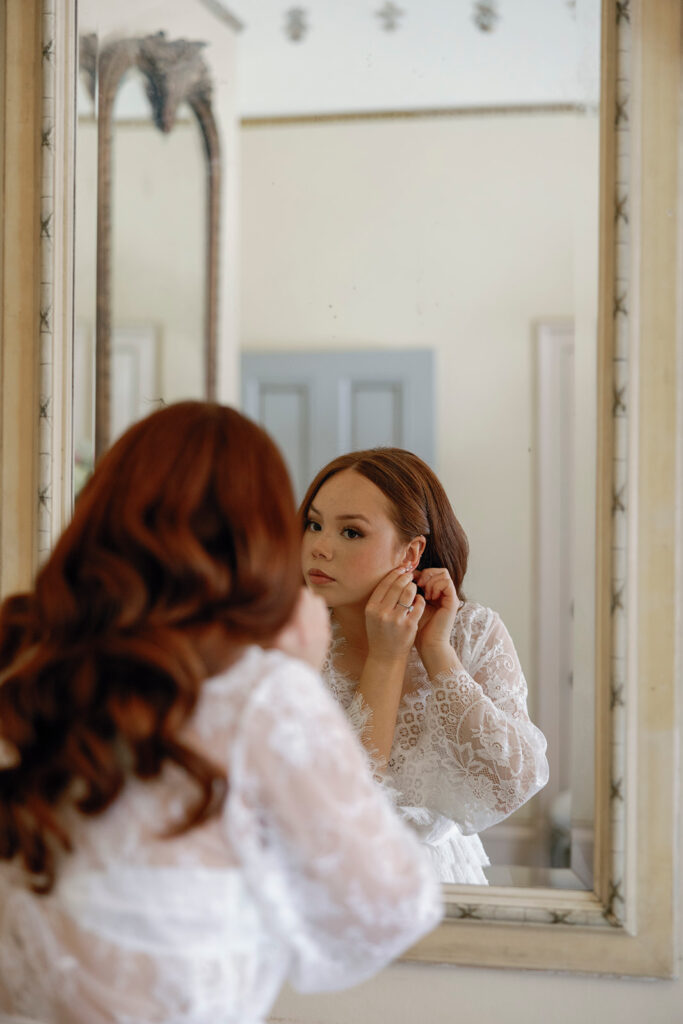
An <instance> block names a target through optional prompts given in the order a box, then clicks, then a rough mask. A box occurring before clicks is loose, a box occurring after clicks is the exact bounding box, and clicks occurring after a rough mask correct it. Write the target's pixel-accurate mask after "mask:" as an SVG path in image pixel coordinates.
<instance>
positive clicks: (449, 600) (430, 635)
mask: <svg viewBox="0 0 683 1024" xmlns="http://www.w3.org/2000/svg"><path fill="white" fill-rule="evenodd" d="M413 579H414V581H415V583H417V585H418V587H420V588H421V590H422V591H423V592H424V597H425V601H426V602H427V604H426V607H425V610H424V612H423V613H422V617H421V619H420V622H419V625H418V629H417V636H416V637H415V646H416V647H417V651H418V654H419V655H420V657H423V653H424V652H425V651H426V650H429V651H437V650H438V649H440V648H446V647H447V648H449V650H450V646H451V632H452V630H453V623H454V622H455V615H456V612H457V611H458V608H459V607H460V598H459V597H458V595H457V593H456V591H455V585H454V583H453V580H452V579H451V577H450V575H449V573H448V570H447V569H436V568H434V569H422V570H419V571H418V572H416V573H414V574H413ZM423 660H424V658H423Z"/></svg>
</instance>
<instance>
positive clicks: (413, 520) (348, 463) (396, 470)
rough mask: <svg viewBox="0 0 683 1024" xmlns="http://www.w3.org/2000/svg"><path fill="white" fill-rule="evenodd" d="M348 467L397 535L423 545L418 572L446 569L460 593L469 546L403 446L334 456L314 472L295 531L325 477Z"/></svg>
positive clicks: (432, 481)
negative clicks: (377, 495)
mask: <svg viewBox="0 0 683 1024" xmlns="http://www.w3.org/2000/svg"><path fill="white" fill-rule="evenodd" d="M345 469H352V470H353V471H354V472H355V473H360V475H361V476H364V477H365V478H366V479H367V480H370V481H371V482H372V483H373V484H375V486H377V487H379V489H380V491H382V493H383V494H384V495H385V497H387V498H388V499H389V503H390V506H391V513H392V519H393V523H394V526H395V527H396V529H397V531H398V533H399V536H401V537H402V538H403V540H405V541H410V540H412V539H413V537H419V536H420V534H422V536H424V538H425V540H426V546H425V549H424V551H423V553H422V557H421V559H420V563H419V568H420V569H428V568H432V567H434V566H438V567H443V568H445V569H448V572H449V574H450V576H451V579H452V580H453V583H454V584H455V589H456V593H457V595H458V597H459V598H460V599H461V600H464V599H465V595H464V592H463V589H462V584H463V580H464V578H465V573H466V572H467V559H468V556H469V542H468V540H467V534H466V533H465V531H464V529H463V528H462V526H461V524H460V522H459V520H458V519H457V517H456V515H455V512H454V511H453V508H452V506H451V503H450V501H449V500H448V496H447V494H446V492H445V491H444V489H443V486H442V484H441V481H440V480H439V478H438V477H437V475H436V474H435V473H434V471H433V470H432V469H430V467H429V466H428V465H427V463H426V462H424V461H423V460H422V459H421V458H419V456H417V455H415V454H414V453H413V452H409V451H407V450H406V449H405V448H390V447H384V448H368V449H364V450H362V451H356V452H348V454H346V455H340V456H338V457H337V458H336V459H333V460H332V462H328V464H327V465H326V466H323V468H322V469H321V470H320V471H319V472H318V473H317V474H316V476H315V478H314V479H313V480H312V481H311V484H310V486H309V488H308V490H307V491H306V494H305V495H304V499H303V501H302V502H301V505H300V507H299V520H300V528H301V529H302V530H305V529H306V522H307V520H308V514H309V509H310V507H311V502H312V501H313V500H314V498H315V496H316V494H317V493H318V491H319V490H320V488H321V487H322V485H323V484H324V483H325V481H326V480H329V479H330V477H332V476H334V475H335V474H336V473H341V472H342V470H345Z"/></svg>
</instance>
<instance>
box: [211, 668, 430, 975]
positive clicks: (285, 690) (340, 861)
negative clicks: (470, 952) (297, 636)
mask: <svg viewBox="0 0 683 1024" xmlns="http://www.w3.org/2000/svg"><path fill="white" fill-rule="evenodd" d="M230 770H231V776H230V778H231V793H230V797H229V799H228V802H227V808H226V826H227V829H228V833H229V836H230V840H231V842H232V843H233V844H234V843H235V838H234V837H235V836H237V837H239V838H238V840H237V843H238V849H239V853H240V856H241V858H242V860H243V865H244V869H245V871H246V873H247V877H248V880H249V884H250V886H251V887H252V890H253V894H254V898H255V899H256V900H257V901H258V902H259V903H260V904H261V906H262V909H263V912H264V914H265V915H266V916H267V919H268V921H269V922H270V924H271V926H272V928H273V930H274V931H276V932H277V933H279V935H280V936H281V938H282V939H283V941H284V942H285V943H286V944H287V945H288V946H289V948H290V949H291V950H292V956H293V962H292V967H291V970H290V981H291V982H292V984H293V985H294V987H296V988H297V989H299V990H300V991H323V990H327V989H335V988H343V987H346V986H348V985H352V984H356V983H357V982H359V981H362V980H364V979H366V978H368V977H370V976H371V975H372V974H374V973H375V972H376V971H378V970H379V969H380V968H381V967H383V966H385V965H386V964H387V963H389V961H390V960H392V959H393V958H394V957H395V956H397V955H398V954H399V953H401V952H402V951H403V950H405V949H406V948H407V947H408V946H410V945H411V944H412V943H414V942H415V941H416V940H417V939H418V938H420V937H421V936H422V935H423V934H425V933H426V932H427V931H429V930H430V929H431V928H433V927H434V926H435V924H436V923H437V922H438V920H439V918H440V915H441V912H442V907H441V897H440V892H439V887H438V884H437V882H436V879H435V877H434V876H433V874H432V871H431V868H430V867H429V864H428V861H427V860H426V858H425V855H424V853H423V852H422V851H421V849H420V847H419V844H418V843H417V841H416V840H415V838H414V837H413V836H412V835H411V834H410V832H409V831H408V829H407V828H406V827H405V826H404V825H403V824H402V823H401V822H400V821H399V819H398V818H397V817H396V815H395V814H394V813H393V811H392V810H391V807H390V805H389V803H388V801H387V800H386V799H385V797H384V795H383V793H382V791H381V789H380V787H378V786H377V785H376V784H375V783H374V782H373V780H372V777H371V775H370V773H369V771H368V769H367V765H366V763H365V761H364V758H363V754H362V752H361V750H360V747H359V745H358V743H357V742H356V739H355V738H354V736H353V734H352V732H351V730H350V728H349V726H348V724H347V722H346V720H345V719H344V715H343V713H342V711H341V710H340V709H339V708H338V707H337V706H336V705H335V703H334V700H333V699H332V697H331V696H330V695H329V694H328V693H326V692H325V690H324V688H323V686H322V684H321V682H320V679H319V678H318V677H317V676H316V675H315V674H314V673H313V672H311V671H310V670H309V669H307V668H306V667H305V666H303V665H302V664H301V663H299V662H295V661H292V660H291V659H284V661H283V663H282V664H281V666H280V668H279V670H278V671H277V672H275V673H274V674H273V675H272V676H271V677H269V678H268V679H267V680H266V681H265V682H264V683H263V684H262V685H261V686H260V687H259V689H258V691H257V693H256V694H255V695H254V697H252V699H251V701H250V704H249V706H248V709H247V711H246V712H245V716H244V720H243V723H242V727H241V730H240V739H239V741H238V742H237V744H235V745H234V746H233V755H232V756H231V769H230Z"/></svg>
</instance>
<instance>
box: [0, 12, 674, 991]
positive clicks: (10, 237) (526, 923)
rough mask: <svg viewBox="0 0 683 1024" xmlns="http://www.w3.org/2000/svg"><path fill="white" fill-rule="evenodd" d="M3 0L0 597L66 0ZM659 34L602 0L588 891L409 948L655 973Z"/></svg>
mask: <svg viewBox="0 0 683 1024" xmlns="http://www.w3.org/2000/svg"><path fill="white" fill-rule="evenodd" d="M3 15H4V17H3V22H2V25H0V28H1V30H2V35H1V40H0V42H1V45H2V49H3V56H4V58H5V77H4V79H3V81H2V85H1V88H2V100H3V104H4V109H5V111H6V117H5V122H4V126H3V129H2V139H1V140H0V143H1V146H2V149H1V152H0V157H1V159H0V175H1V176H2V184H3V186H4V195H5V211H4V212H5V216H4V219H3V226H2V235H1V236H0V237H1V240H2V249H1V252H0V275H1V278H2V288H3V312H2V318H1V320H0V329H1V331H2V334H1V336H0V341H1V344H2V364H1V366H2V383H1V386H2V394H1V395H0V398H1V399H2V414H1V415H2V421H1V427H2V430H1V434H0V458H1V463H0V484H1V485H2V491H1V499H0V501H1V505H0V539H1V541H2V554H3V560H2V568H1V570H0V571H1V575H0V584H1V585H2V590H3V593H6V592H8V591H10V590H13V589H16V588H18V587H21V586H26V585H27V584H28V582H29V581H30V578H31V576H32V573H33V571H34V569H35V566H36V564H37V559H38V558H39V557H40V555H41V554H42V553H44V552H45V551H47V550H49V547H50V545H51V543H52V542H53V540H54V538H55V537H56V536H57V534H58V532H59V530H60V528H61V526H62V525H63V523H64V522H65V520H66V518H67V517H68V515H69V511H70V494H71V483H70V465H71V433H70V429H71V428H70V408H71V407H70V401H71V339H72V319H73V318H72V299H71V294H72V279H73V176H74V145H73V139H74V118H75V103H74V90H75V76H76V68H77V56H76V25H75V0H62V2H61V3H60V4H59V7H57V5H56V0H6V2H5V4H4V7H3ZM680 40H681V10H680V5H679V4H678V3H675V2H672V0H621V2H620V0H603V54H602V68H603V71H602V74H603V91H602V95H603V101H602V111H601V214H600V216H601V231H600V235H601V238H600V313H599V325H598V333H599V343H598V356H599V373H598V380H599V396H598V399H599V408H598V452H597V456H598V459H597V461H598V480H597V484H598V496H599V497H598V508H597V524H598V525H597V551H598V566H597V575H596V607H597V617H598V618H597V640H598V643H597V647H598V653H597V659H598V660H597V667H596V678H597V685H596V690H597V692H596V792H595V806H596V812H595V833H596V863H595V879H596V881H595V888H594V891H592V892H585V891H569V890H564V891H562V890H554V889H519V888H514V889H513V888H495V887H491V888H488V889H482V890H480V889H478V888H476V887H468V886H461V887H451V889H450V891H449V892H448V895H447V904H448V910H447V916H446V919H445V921H444V923H443V924H442V925H441V926H440V927H439V928H437V929H436V930H435V931H434V932H433V933H432V934H431V935H430V936H428V937H427V938H425V939H424V940H423V941H422V942H420V943H419V944H418V945H417V946H416V947H415V948H414V949H413V950H411V951H410V953H409V954H408V957H407V959H410V960H414V961H425V962H432V963H454V964H465V965H479V966H496V967H499V966H504V967H517V968H536V969H553V970H565V971H587V972H590V973H606V974H628V975H639V976H650V977H671V976H672V975H673V973H674V971H675V966H676V949H675V906H674V901H675V899H676V890H675V885H674V876H675V872H676V866H677V864H676V859H675V858H676V857H677V856H678V855H679V854H678V847H677V842H676V839H677V834H678V808H677V800H676V794H677V773H678V763H677V738H678V727H677V720H676V715H677V706H676V699H675V698H676V686H677V680H678V681H680V672H681V668H680V656H681V653H680V650H679V649H678V647H677V640H676V623H677V614H679V611H678V609H677V600H680V595H681V581H680V579H679V580H678V582H677V578H676V574H677V572H678V573H679V575H680V554H679V547H678V546H680V543H681V535H680V533H677V527H676V511H675V510H676V505H677V502H678V504H679V506H680V497H681V494H680V489H681V482H680V481H678V483H677V453H676V443H675V438H676V430H677V429H678V430H679V431H680V422H681V420H680V416H681V410H680V408H678V409H677V402H680V401H681V398H680V392H679V388H680V386H679V385H677V379H676V376H677V373H678V374H679V375H680V373H681V368H680V366H677V339H678V331H679V330H680V325H679V323H678V316H679V308H680V307H681V291H682V286H681V283H680V281H679V278H680V269H679V268H680V266H681V251H680V248H679V242H678V233H679V213H678V200H679V190H680V177H679V168H678V148H679V147H678V142H679V138H680V126H679V95H680V73H681V47H680ZM41 64H42V82H43V88H42V90H40V89H39V88H38V83H39V82H40V80H41V79H40V65H41ZM41 92H42V95H41ZM29 129H31V130H29ZM37 196H40V197H41V198H40V209H38V201H37V198H36V197H37ZM677 415H678V417H679V419H678V420H677ZM677 424H678V428H677ZM31 454H33V456H34V457H33V458H31ZM29 510H30V512H29ZM677 659H678V660H677Z"/></svg>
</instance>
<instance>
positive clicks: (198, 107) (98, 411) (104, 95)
mask: <svg viewBox="0 0 683 1024" xmlns="http://www.w3.org/2000/svg"><path fill="white" fill-rule="evenodd" d="M96 45H97V41H96V39H95V38H94V37H93V36H85V37H83V38H82V39H81V41H80V54H81V60H82V64H83V67H84V68H85V71H86V74H87V75H88V77H89V79H90V84H91V92H93V94H94V93H95V74H96V75H97V90H96V95H97V307H96V308H97V312H96V326H95V459H98V458H99V457H100V455H101V454H102V453H103V452H104V451H105V450H106V449H107V448H108V447H109V444H110V424H111V367H110V364H111V333H112V309H111V273H112V268H111V263H112V215H113V210H112V149H113V139H114V104H115V101H116V95H117V92H118V88H119V85H120V84H121V81H122V79H123V76H124V75H125V74H126V72H127V71H130V70H131V69H132V68H137V69H138V70H139V71H140V72H141V73H142V74H143V76H144V78H145V84H146V91H147V97H148V99H149V101H150V104H151V108H152V116H153V120H154V123H155V125H156V126H157V128H159V130H160V131H162V132H165V133H166V132H170V131H171V130H172V128H173V125H174V124H175V118H176V114H177V111H178V107H179V106H180V104H181V103H183V102H186V103H187V104H188V106H189V107H190V109H191V110H192V112H193V114H194V115H195V117H196V119H197V123H198V124H199V128H200V131H201V135H202V140H203V144H204V152H205V156H206V163H207V172H208V173H207V219H206V268H207V271H206V290H205V301H204V310H205V312H204V385H205V395H206V398H207V399H209V400H212V401H213V400H215V398H216V360H217V349H218V255H219V241H220V240H219V225H220V193H221V160H220V145H219V138H218V129H217V127H216V121H215V118H214V116H213V110H212V107H211V80H210V74H209V70H208V68H207V66H206V64H205V63H204V61H203V60H202V57H201V50H202V49H203V48H204V46H205V44H204V43H201V42H191V41H188V40H186V39H176V40H167V39H166V36H165V34H164V33H163V32H158V33H157V34H156V35H152V36H145V37H143V38H139V39H117V40H115V41H113V42H110V43H108V44H106V45H105V46H104V47H103V48H102V49H101V50H100V51H99V53H98V52H97V51H96Z"/></svg>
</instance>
